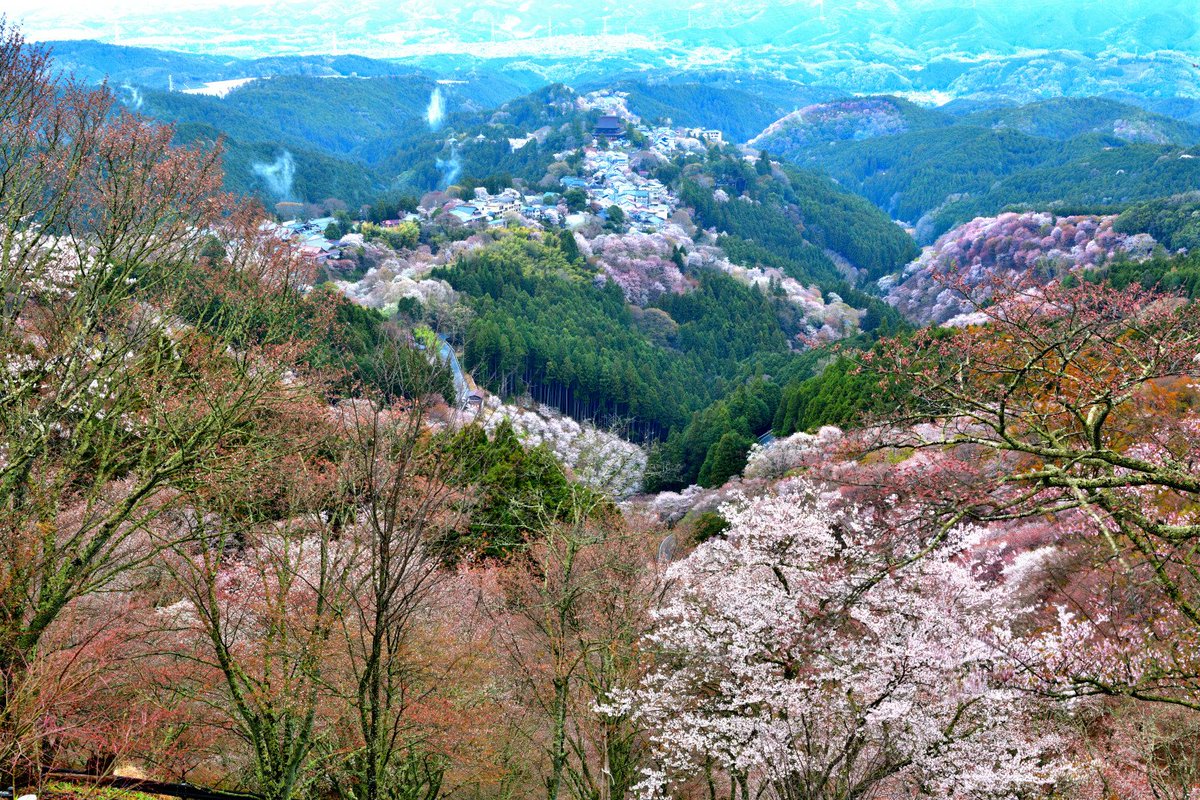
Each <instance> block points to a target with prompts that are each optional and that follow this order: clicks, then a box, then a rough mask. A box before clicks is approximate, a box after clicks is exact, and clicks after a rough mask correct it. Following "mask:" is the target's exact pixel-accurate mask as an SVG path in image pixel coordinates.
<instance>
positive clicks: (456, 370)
mask: <svg viewBox="0 0 1200 800" xmlns="http://www.w3.org/2000/svg"><path fill="white" fill-rule="evenodd" d="M437 338H438V341H439V342H441V343H442V347H441V350H440V351H439V354H440V355H441V358H442V361H445V362H447V363H449V364H450V371H451V372H452V373H453V374H454V394H455V395H456V397H455V400H456V401H457V403H458V405H459V406H460V407H461V406H464V405H466V403H467V392H468V391H469V390H468V389H467V378H466V376H465V375H463V371H462V364H459V363H458V356H457V355H455V354H454V348H453V347H451V346H450V343H449V342H447V341H446V339H445V337H443V336H442V335H441V334H440V333H439V334H438V337H437Z"/></svg>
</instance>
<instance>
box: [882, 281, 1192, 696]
mask: <svg viewBox="0 0 1200 800" xmlns="http://www.w3.org/2000/svg"><path fill="white" fill-rule="evenodd" d="M997 296H998V301H997V302H995V303H993V304H990V305H987V306H982V305H979V306H977V313H978V314H979V315H980V317H981V319H982V321H983V322H985V323H986V324H983V325H976V326H972V327H969V328H966V329H962V330H959V331H956V332H954V333H953V334H952V335H946V333H945V332H944V331H942V332H938V331H922V332H920V333H918V334H916V335H915V336H914V337H913V338H912V339H911V340H910V341H908V342H904V343H901V342H898V341H894V342H889V343H886V344H885V345H884V347H883V348H882V350H881V351H880V352H879V353H878V354H872V355H869V356H867V358H866V362H867V365H868V367H869V368H871V369H875V370H878V371H879V372H880V373H882V374H883V375H884V377H885V381H888V382H891V383H892V384H893V388H896V389H902V390H903V391H902V393H901V394H899V395H898V396H903V397H905V398H907V400H906V404H905V407H904V408H903V409H901V410H900V411H899V412H898V413H896V414H894V415H893V416H892V417H891V418H890V419H889V420H888V421H887V422H888V423H890V424H887V425H884V426H882V427H880V428H878V429H876V430H875V431H874V433H873V436H876V437H877V438H876V439H875V441H874V445H876V446H878V445H885V446H886V447H889V448H906V449H907V448H911V449H912V452H914V453H915V454H916V455H914V456H913V458H911V459H909V461H910V462H912V461H914V459H916V461H919V462H921V463H923V464H925V466H926V468H925V469H923V470H921V473H922V475H924V476H925V482H926V483H927V484H928V486H930V487H936V490H933V491H929V492H928V493H927V495H926V500H927V503H926V505H925V508H926V516H927V517H929V518H932V517H934V516H937V517H940V518H942V519H943V520H946V521H951V522H953V521H954V520H959V519H972V520H975V521H979V522H987V521H996V522H1006V521H1012V520H1027V519H1037V518H1041V519H1045V520H1052V521H1053V522H1054V524H1055V525H1056V526H1057V527H1058V531H1059V538H1060V539H1062V540H1063V543H1061V544H1059V550H1060V552H1061V554H1062V557H1063V558H1065V559H1068V562H1069V564H1070V568H1068V569H1065V570H1062V571H1063V572H1065V573H1067V574H1069V575H1071V576H1072V577H1071V578H1070V580H1067V579H1065V578H1060V579H1058V580H1056V581H1046V582H1045V583H1044V588H1045V592H1044V593H1043V595H1042V597H1041V601H1042V602H1044V603H1045V604H1046V605H1047V607H1048V609H1049V610H1050V611H1051V615H1050V616H1052V617H1053V618H1054V619H1051V620H1048V621H1047V624H1048V626H1049V630H1050V631H1051V633H1048V634H1047V636H1046V638H1045V642H1044V643H1045V647H1046V651H1045V653H1042V654H1039V653H1036V652H1033V651H1031V650H1025V651H1024V655H1023V656H1022V657H1023V658H1024V659H1027V660H1028V669H1029V670H1030V672H1032V673H1034V674H1037V675H1039V676H1041V677H1043V678H1045V679H1046V680H1047V681H1050V682H1051V685H1052V686H1053V687H1054V688H1053V691H1054V692H1055V693H1056V694H1060V695H1061V694H1079V693H1101V694H1123V695H1129V696H1133V697H1137V698H1140V699H1143V700H1153V701H1165V702H1171V703H1180V704H1185V705H1187V706H1188V707H1190V708H1193V709H1200V686H1198V685H1197V683H1196V681H1195V679H1194V677H1193V676H1194V675H1196V674H1197V666H1198V665H1197V661H1196V658H1195V656H1194V655H1192V654H1193V653H1194V652H1195V644H1194V643H1195V641H1196V637H1197V635H1198V634H1200V607H1198V606H1197V602H1196V591H1197V588H1198V587H1200V582H1198V581H1200V572H1197V566H1196V562H1195V558H1194V550H1195V546H1196V542H1197V541H1198V540H1200V517H1198V516H1197V512H1196V507H1197V506H1196V500H1197V498H1198V497H1200V468H1198V466H1197V465H1198V464H1200V436H1198V435H1197V434H1198V433H1200V417H1198V415H1197V412H1196V407H1197V403H1196V400H1197V394H1196V391H1195V389H1194V385H1195V382H1196V379H1197V378H1200V361H1198V360H1197V359H1198V354H1200V306H1197V305H1196V304H1194V303H1187V302H1185V301H1183V300H1182V299H1180V298H1175V297H1169V296H1163V295H1157V294H1154V293H1151V292H1147V291H1145V290H1143V289H1140V288H1138V287H1131V288H1128V289H1125V290H1120V291H1118V290H1115V289H1112V288H1110V287H1107V286H1103V285H1093V284H1087V283H1085V284H1083V285H1081V286H1078V287H1075V288H1064V287H1062V286H1060V285H1050V286H1047V287H1044V288H1037V289H1023V288H1021V287H1016V288H1013V287H1011V286H1010V287H1008V288H1007V289H1005V293H1003V294H999V293H998V294H997ZM914 423H920V424H914ZM893 452H895V451H893ZM949 460H952V461H953V464H954V468H953V469H948V468H945V467H947V466H948V465H949ZM939 461H940V462H942V467H943V468H940V469H938V468H931V467H933V466H935V462H939ZM914 463H915V462H914ZM900 471H901V470H897V472H900ZM1035 649H1036V648H1035Z"/></svg>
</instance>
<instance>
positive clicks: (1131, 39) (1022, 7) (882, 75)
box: [9, 0, 1200, 121]
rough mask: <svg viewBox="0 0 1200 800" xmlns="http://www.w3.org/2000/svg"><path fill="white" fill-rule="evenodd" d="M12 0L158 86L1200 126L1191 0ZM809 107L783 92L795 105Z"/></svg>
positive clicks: (36, 27)
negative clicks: (580, 91)
mask: <svg viewBox="0 0 1200 800" xmlns="http://www.w3.org/2000/svg"><path fill="white" fill-rule="evenodd" d="M14 1H15V2H16V3H17V4H18V7H17V8H16V9H15V10H10V12H9V13H10V16H11V17H12V18H13V19H15V20H16V21H17V22H20V23H22V24H23V25H24V26H25V28H26V30H27V31H28V32H29V33H30V34H31V35H32V36H34V37H38V38H42V39H45V40H54V39H70V40H72V41H56V42H55V47H56V50H57V52H58V54H59V59H60V61H61V62H62V63H64V64H69V65H71V66H72V67H74V68H75V69H76V70H77V71H78V72H79V74H80V75H82V76H85V77H87V78H88V79H99V78H100V77H102V76H104V75H108V76H110V78H111V79H112V80H113V81H114V82H118V83H121V82H129V83H131V84H137V85H143V86H149V87H152V88H164V89H165V88H167V87H168V83H169V82H170V83H173V84H174V85H175V87H176V88H196V87H199V86H201V85H203V84H206V83H210V82H214V81H221V80H229V79H235V78H250V77H262V76H268V75H279V74H303V75H341V76H349V75H358V76H379V75H389V74H394V73H395V72H396V71H397V70H405V71H412V70H414V69H421V70H425V71H428V72H430V73H434V74H437V75H439V76H442V77H452V76H462V75H471V74H486V75H487V76H488V78H489V80H494V81H496V82H498V84H500V85H501V86H503V87H513V88H518V87H519V88H520V89H522V90H524V91H529V90H532V89H533V88H536V87H537V86H539V85H544V84H546V83H551V82H556V81H562V82H567V83H570V84H571V85H581V84H585V83H588V82H595V81H611V80H612V79H613V78H614V77H619V76H621V75H630V74H636V75H638V76H639V78H641V79H645V78H647V77H650V78H651V79H652V80H658V79H660V78H661V77H662V76H668V78H669V77H671V76H679V75H684V74H687V73H691V72H696V71H712V70H715V69H720V70H727V71H732V72H737V73H741V74H746V75H753V76H756V78H760V79H762V78H769V79H771V80H775V81H780V82H783V83H787V84H793V85H801V86H805V87H827V88H829V89H832V90H835V91H836V92H838V93H841V94H848V93H849V94H896V95H900V96H904V97H907V98H909V99H916V100H920V101H923V102H934V101H936V102H939V103H944V102H949V101H960V102H968V103H980V102H983V103H992V102H996V101H997V100H999V101H1003V102H1007V103H1012V102H1031V101H1034V100H1038V99H1047V98H1051V97H1059V96H1068V97H1081V96H1109V97H1113V98H1114V99H1127V100H1135V101H1137V102H1139V103H1141V104H1143V105H1145V106H1146V107H1148V108H1151V109H1152V110H1155V111H1162V112H1163V113H1169V114H1172V115H1173V116H1177V117H1184V118H1192V119H1194V120H1198V121H1200V66H1197V64H1198V63H1200V20H1198V15H1197V10H1196V6H1195V3H1194V2H1193V0H1139V2H1136V3H1131V2H1125V1H1124V0H1087V2H1082V1H1080V2H1060V3H1045V2H1032V1H1031V0H975V2H971V3H967V2H966V0H912V1H911V2H903V3H900V2H895V0H860V1H859V2H854V3H850V2H843V1H842V0H803V1H796V2H770V1H768V0H752V1H751V2H742V3H737V4H728V3H717V2H714V1H713V0H659V2H655V3H643V4H638V3H627V2H616V0H597V2H594V3H587V4H579V3H558V2H549V1H548V0H527V1H526V2H524V3H521V4H519V5H517V4H510V3H507V2H500V1H499V0H480V2H472V3H466V4H453V3H445V4H429V3H425V2H418V1H417V0H400V1H399V2H390V1H389V2H386V3H385V2H383V0H370V2H366V3H362V4H355V5H354V7H353V8H347V7H345V6H344V5H339V4H331V3H325V2H316V1H315V0H284V1H283V2H271V3H267V2H259V0H241V2H239V3H236V4H233V5H232V6H231V7H224V6H222V7H221V8H219V9H218V8H215V7H212V6H211V5H210V4H208V3H205V2H202V0H184V2H182V3H180V4H172V10H169V11H153V12H152V11H150V10H148V9H147V8H146V7H144V6H141V7H138V8H128V9H126V8H123V7H122V3H121V2H117V3H115V4H96V7H95V9H94V10H91V11H89V10H87V9H86V8H84V9H80V8H72V9H71V13H70V14H66V13H64V12H62V11H61V10H56V9H57V8H58V6H57V4H56V3H55V2H53V0H51V2H48V3H40V4H36V5H35V4H34V3H33V2H32V0H14ZM22 4H24V5H25V6H26V7H25V8H21V5H22ZM139 6H140V4H139ZM78 39H94V40H99V41H102V42H107V43H108V45H113V44H118V43H119V44H124V45H138V46H141V47H153V48H157V49H155V50H147V49H136V50H135V49H113V48H112V47H106V46H105V45H103V44H100V43H98V42H97V41H92V42H85V41H75V40H78ZM168 50H173V51H177V52H169V51H168ZM336 53H355V54H356V55H332V54H336ZM800 105H803V104H802V103H801V104H794V103H787V102H785V103H783V108H782V110H783V111H785V112H786V111H792V110H795V109H796V108H798V107H800Z"/></svg>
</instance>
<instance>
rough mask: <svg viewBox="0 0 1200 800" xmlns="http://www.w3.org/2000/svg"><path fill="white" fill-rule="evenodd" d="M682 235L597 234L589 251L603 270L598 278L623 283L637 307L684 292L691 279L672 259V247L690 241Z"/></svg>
mask: <svg viewBox="0 0 1200 800" xmlns="http://www.w3.org/2000/svg"><path fill="white" fill-rule="evenodd" d="M681 234H682V231H678V232H676V233H674V234H673V233H671V232H658V233H642V232H639V231H630V232H628V233H623V234H616V233H613V234H602V235H600V236H597V237H596V238H595V239H592V240H591V242H590V243H589V245H588V250H589V251H590V253H591V254H592V255H593V256H594V257H595V260H596V266H597V267H598V268H599V270H600V276H599V278H598V279H599V280H601V281H612V282H613V283H615V284H617V285H618V286H620V287H621V291H622V292H624V293H625V299H626V300H627V301H629V302H630V303H633V304H634V305H638V306H646V305H649V304H650V303H652V302H654V300H656V299H657V298H658V297H659V296H660V295H663V294H683V293H684V292H685V291H687V289H688V288H689V282H688V280H687V278H685V277H684V276H683V273H682V272H680V270H679V267H678V265H676V264H675V262H674V261H672V260H671V248H672V247H675V246H679V245H682V244H687V245H690V244H691V239H690V238H686V235H681Z"/></svg>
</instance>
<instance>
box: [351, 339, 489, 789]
mask: <svg viewBox="0 0 1200 800" xmlns="http://www.w3.org/2000/svg"><path fill="white" fill-rule="evenodd" d="M414 353H416V351H415V350H414V351H406V349H405V348H402V347H399V346H397V347H389V348H383V349H382V350H381V351H380V352H379V353H377V354H376V362H377V363H376V370H377V372H378V373H379V374H380V375H381V376H382V377H383V383H384V384H385V385H389V386H390V385H396V386H404V387H405V388H406V391H407V394H408V398H407V399H405V400H398V401H396V402H395V403H394V404H393V405H392V406H391V407H387V408H385V407H384V406H383V405H382V401H383V398H376V399H375V400H361V401H354V402H346V403H343V404H341V406H340V407H339V411H340V417H341V426H342V429H343V433H344V436H345V439H346V446H345V450H344V452H343V455H342V465H343V476H344V480H345V481H346V483H347V484H348V486H349V492H350V495H351V496H352V497H353V503H354V512H353V513H354V518H353V519H352V520H347V521H346V522H347V535H349V536H351V537H353V538H354V540H355V541H356V543H357V551H358V558H357V560H358V563H357V564H356V568H355V570H354V572H353V574H352V576H351V584H350V588H349V591H348V593H347V597H348V607H347V610H346V613H345V615H344V617H343V619H342V620H341V631H342V634H343V636H344V643H345V646H346V657H347V659H348V664H349V671H350V676H349V677H350V685H349V687H348V688H347V689H346V690H345V691H346V692H347V700H349V702H350V706H351V708H352V709H353V716H354V717H355V723H356V728H357V736H356V737H354V738H353V739H352V744H351V746H350V751H349V753H348V756H347V757H346V759H345V760H344V763H343V769H342V772H341V776H342V777H341V778H340V780H339V789H340V790H341V791H342V792H344V793H345V794H346V795H348V796H352V797H356V798H359V800H381V799H382V800H393V799H395V800H433V799H434V798H436V797H438V795H439V793H440V792H441V791H442V789H443V777H444V772H445V769H446V766H447V764H446V761H447V758H446V754H445V753H444V752H442V751H441V750H440V748H439V746H438V745H437V744H436V743H434V742H433V741H432V739H433V738H434V733H435V731H434V730H433V729H432V728H431V727H430V726H429V725H427V724H425V723H424V722H422V721H421V719H420V718H419V715H418V714H417V713H416V711H417V710H418V709H420V708H421V707H422V706H423V705H426V704H428V703H430V701H431V699H432V698H434V697H441V696H443V694H444V692H445V691H446V689H447V685H446V682H445V678H446V673H447V672H448V671H450V670H452V669H453V664H447V663H445V662H444V661H439V660H438V659H436V658H429V657H428V654H423V653H420V652H418V650H419V648H418V647H417V644H418V642H419V641H420V635H421V633H422V631H421V627H422V626H423V625H424V624H425V623H426V622H427V621H428V615H429V611H430V607H429V603H430V599H431V595H432V593H433V592H434V591H435V589H436V588H437V586H438V584H439V583H440V582H441V581H442V580H444V579H445V578H446V577H447V575H448V573H446V572H445V571H444V567H445V564H444V563H443V561H442V560H441V557H440V555H439V553H438V552H437V550H436V547H435V546H436V543H437V541H438V540H439V539H441V538H442V537H443V534H444V533H445V531H447V530H449V529H451V528H454V527H455V526H461V525H462V524H464V523H465V521H466V516H465V514H466V511H467V510H468V506H469V503H468V502H467V501H466V498H465V497H464V493H463V489H464V485H463V484H464V480H465V476H466V475H467V474H469V468H468V467H469V465H468V464H466V463H464V461H463V460H462V457H461V454H458V455H456V454H455V453H453V452H452V449H451V443H452V439H453V436H454V430H453V426H451V427H450V429H447V430H442V431H435V430H431V428H430V426H429V419H428V415H427V411H428V408H429V405H430V403H431V402H433V400H434V391H435V387H436V386H437V384H438V382H439V381H438V374H437V368H438V366H439V365H437V364H436V363H435V364H433V365H430V364H426V363H424V362H423V361H422V360H421V359H419V358H418V359H414V358H413V357H412V356H413V354H414Z"/></svg>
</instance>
